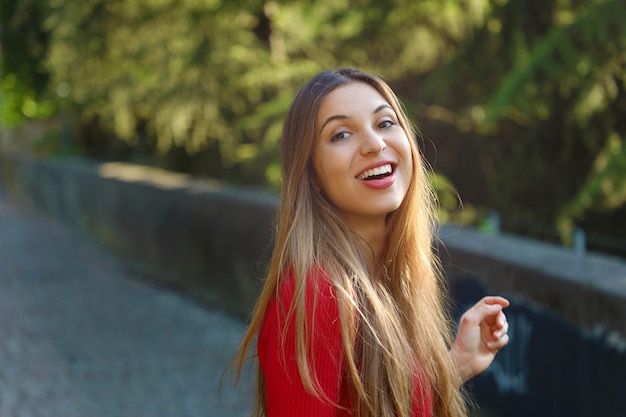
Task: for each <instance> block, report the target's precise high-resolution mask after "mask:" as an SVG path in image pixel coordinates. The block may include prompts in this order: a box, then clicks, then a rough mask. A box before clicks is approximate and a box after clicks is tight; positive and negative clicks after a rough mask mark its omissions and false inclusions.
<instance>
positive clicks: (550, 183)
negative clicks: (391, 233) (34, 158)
mask: <svg viewBox="0 0 626 417" xmlns="http://www.w3.org/2000/svg"><path fill="white" fill-rule="evenodd" d="M624 22H626V3H624V2H623V1H622V0H422V1H414V0H360V1H345V0H318V1H305V0H297V1H262V0H228V1H226V0H186V1H182V0H142V1H138V0H81V1H64V0H3V1H2V2H1V3H0V31H1V32H0V33H1V38H0V43H1V62H0V69H1V73H0V78H1V87H0V100H1V106H2V107H1V123H2V129H3V130H5V131H10V130H11V129H14V128H15V127H17V126H22V127H23V126H32V125H33V124H35V125H37V126H39V127H40V128H41V127H43V128H41V132H43V133H42V134H41V135H38V136H37V137H34V138H33V139H30V140H27V139H25V136H24V135H15V137H14V138H13V139H11V135H9V134H6V135H5V139H6V141H7V142H10V141H12V142H13V143H11V146H17V147H21V148H26V149H28V150H30V151H32V152H34V153H36V154H38V155H42V156H58V155H64V156H67V155H79V156H85V157H88V158H93V159H96V160H101V161H126V162H132V163H138V164H145V165H150V166H157V167H162V168H165V169H168V170H173V171H179V172H184V173H189V174H192V175H194V176H201V177H211V178H215V179H219V180H223V181H226V182H228V183H230V184H235V185H245V186H253V187H259V188H264V189H269V190H271V191H276V190H278V189H279V187H280V178H279V166H278V150H277V142H278V140H279V136H280V131H281V124H282V120H283V116H284V114H285V112H286V109H287V107H288V106H289V104H290V101H291V99H292V98H293V96H294V94H295V91H296V90H297V89H298V88H299V86H300V85H301V84H302V83H303V82H304V81H305V80H306V79H308V78H309V77H310V76H311V75H313V74H314V73H315V72H317V71H319V70H322V69H326V68H336V67H343V66H351V67H359V68H363V69H366V70H369V71H373V72H375V73H377V74H379V75H381V76H382V77H384V78H385V79H387V80H388V81H389V82H390V84H391V85H392V87H393V88H394V89H395V91H396V92H397V93H398V95H399V96H400V97H401V99H402V100H403V102H404V104H405V106H406V108H407V110H408V113H409V115H410V117H411V119H412V120H413V121H414V123H415V124H416V125H417V126H418V128H419V130H420V132H421V135H420V137H419V142H420V144H421V146H422V147H423V150H424V153H425V154H426V156H427V159H428V160H429V161H430V163H431V164H432V166H433V168H434V172H435V174H434V175H433V176H432V180H433V184H434V185H435V187H436V188H437V190H438V192H439V195H440V199H441V203H442V204H441V205H442V210H441V218H442V220H444V221H449V222H456V223H463V224H470V225H474V226H478V227H481V228H483V229H484V230H486V231H489V230H494V229H495V230H503V231H507V232H513V233H515V234H521V235H527V236H531V237H534V238H539V239H543V240H548V241H550V242H556V243H559V244H563V245H566V246H571V245H572V244H573V243H574V241H575V240H576V239H575V237H576V236H579V237H580V236H583V238H584V241H585V243H586V245H587V246H588V247H589V248H591V249H592V250H595V251H602V252H607V253H611V254H614V255H619V256H626V236H625V233H624V231H626V204H625V203H626V145H625V142H624V134H625V132H626V117H625V115H626V78H625V75H626V25H625V24H624ZM460 201H462V204H461V203H460Z"/></svg>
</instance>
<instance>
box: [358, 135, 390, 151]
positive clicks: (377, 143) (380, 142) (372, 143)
mask: <svg viewBox="0 0 626 417" xmlns="http://www.w3.org/2000/svg"><path fill="white" fill-rule="evenodd" d="M386 147H387V144H386V143H385V139H384V138H383V137H382V136H381V135H380V134H379V133H378V132H375V131H374V132H372V131H370V132H367V133H366V134H365V137H364V138H363V143H362V144H361V153H362V154H363V155H369V154H379V153H381V152H382V151H383V150H384V149H385V148H386Z"/></svg>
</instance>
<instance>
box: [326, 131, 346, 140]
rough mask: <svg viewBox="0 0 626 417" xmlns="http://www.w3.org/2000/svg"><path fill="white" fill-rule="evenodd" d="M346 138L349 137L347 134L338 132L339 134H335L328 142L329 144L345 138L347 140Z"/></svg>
mask: <svg viewBox="0 0 626 417" xmlns="http://www.w3.org/2000/svg"><path fill="white" fill-rule="evenodd" d="M348 136H349V135H348V132H339V133H337V134H336V135H334V136H333V137H332V138H330V141H331V142H335V141H337V140H341V139H345V138H347V137H348Z"/></svg>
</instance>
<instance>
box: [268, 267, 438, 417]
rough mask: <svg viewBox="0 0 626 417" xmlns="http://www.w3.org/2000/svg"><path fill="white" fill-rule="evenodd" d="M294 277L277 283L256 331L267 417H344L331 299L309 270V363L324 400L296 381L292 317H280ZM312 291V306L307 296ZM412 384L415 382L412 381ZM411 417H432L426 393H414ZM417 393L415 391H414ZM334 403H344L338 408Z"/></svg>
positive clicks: (328, 286)
mask: <svg viewBox="0 0 626 417" xmlns="http://www.w3.org/2000/svg"><path fill="white" fill-rule="evenodd" d="M294 291H295V282H294V279H293V275H290V276H289V277H287V279H286V280H285V281H284V282H283V284H282V285H281V287H280V288H279V293H280V302H278V301H277V298H276V297H274V298H272V300H271V301H270V303H269V305H268V308H267V311H266V313H265V317H264V319H263V323H262V325H261V328H260V330H259V337H258V341H257V349H258V355H259V363H260V365H261V369H262V371H263V376H264V378H265V397H266V404H267V417H348V416H351V413H350V411H348V410H349V409H350V406H349V404H347V399H346V395H344V394H345V393H344V392H343V386H344V384H343V377H344V369H343V367H342V343H341V326H340V323H339V310H338V304H337V298H336V296H335V291H334V288H333V286H332V283H331V282H330V281H329V279H328V278H327V277H326V276H325V275H324V273H311V274H309V276H308V277H307V285H306V289H305V311H306V320H307V322H308V323H315V325H314V328H313V333H312V336H311V340H310V346H309V358H310V359H309V360H310V362H309V365H310V366H314V367H315V368H314V369H313V372H314V374H315V377H317V380H318V382H319V385H320V388H321V389H322V390H323V392H324V393H325V395H326V396H327V397H328V400H325V399H324V398H323V397H322V398H316V397H315V396H313V395H312V394H310V393H309V392H308V391H307V390H306V389H305V388H304V385H303V384H302V381H301V380H300V374H299V372H298V365H297V360H296V358H297V355H296V331H295V320H294V319H293V318H292V319H291V320H290V321H289V326H288V328H287V329H286V333H284V335H285V336H284V339H283V331H284V330H285V316H286V314H287V311H288V310H289V306H290V305H291V302H292V300H293V296H294ZM315 291H317V299H316V304H315V308H313V299H314V295H315ZM416 385H417V384H416ZM418 392H419V387H416V395H415V397H414V398H416V400H414V401H413V412H412V416H413V417H432V397H431V396H427V397H426V398H424V397H423V396H422V395H419V394H418ZM418 395H419V396H418ZM334 404H340V405H342V406H345V407H346V409H342V408H338V407H337V406H335V405H334Z"/></svg>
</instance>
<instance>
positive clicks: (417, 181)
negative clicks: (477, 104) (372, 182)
mask: <svg viewBox="0 0 626 417" xmlns="http://www.w3.org/2000/svg"><path fill="white" fill-rule="evenodd" d="M352 82H364V83H367V84H368V85H370V86H372V87H373V88H375V89H376V90H377V91H378V92H379V93H380V94H381V95H382V97H383V98H384V99H385V100H387V102H388V103H389V104H390V105H391V106H392V107H393V109H394V111H395V112H396V114H397V116H398V118H399V123H400V125H401V126H402V128H403V129H404V130H405V132H406V134H407V137H409V138H413V137H415V132H414V130H413V128H412V125H411V124H410V122H409V121H408V119H407V117H406V115H405V113H404V111H403V109H402V106H401V104H400V102H399V100H398V99H397V97H396V95H395V94H394V93H393V91H392V90H391V89H390V87H389V86H388V85H387V84H386V83H385V82H384V81H382V80H381V79H380V78H378V77H376V76H374V75H371V74H368V73H366V72H363V71H360V70H355V69H340V70H335V71H331V70H329V71H323V72H321V73H319V74H317V75H316V76H315V77H313V78H312V79H311V80H309V81H308V82H307V83H306V84H305V85H304V86H303V87H302V88H301V90H300V91H299V92H298V94H297V95H296V97H295V99H294V101H293V103H292V105H291V107H290V109H289V112H288V114H287V117H286V119H285V123H284V128H283V136H282V143H281V159H282V178H283V185H282V193H281V201H280V206H279V209H278V214H277V228H276V235H275V242H274V251H273V255H272V259H271V262H270V266H269V270H268V274H267V279H266V281H265V285H264V287H263V290H262V292H261V295H260V297H259V299H258V301H257V305H256V308H255V310H254V313H253V315H252V319H251V323H250V326H249V328H248V331H247V333H246V334H245V336H244V338H243V341H242V343H241V346H240V348H239V350H238V353H237V355H236V357H235V361H236V363H238V369H239V372H241V367H242V365H243V363H244V362H245V361H246V359H247V358H248V355H249V350H250V347H251V345H252V343H253V340H255V335H256V334H257V333H258V331H259V328H260V326H261V323H262V321H263V317H264V315H265V312H266V309H267V306H268V304H269V302H270V300H271V299H272V297H273V296H275V295H277V289H278V287H279V286H280V284H281V280H282V279H283V278H284V277H285V271H286V270H287V269H288V268H289V269H290V270H291V271H293V275H294V279H295V294H294V298H293V300H294V301H293V303H292V305H291V306H289V310H288V317H292V318H293V319H294V320H295V325H296V341H297V345H296V352H297V358H298V369H299V372H300V377H301V379H302V382H303V384H304V386H305V388H306V389H307V390H308V391H309V392H311V393H312V394H313V395H316V396H318V397H319V398H320V399H321V400H325V394H324V393H323V392H322V390H321V389H320V387H319V385H318V384H317V379H316V376H315V374H314V372H313V371H312V369H315V367H314V366H313V365H312V364H310V363H309V357H308V355H307V353H306V352H307V344H308V343H309V339H310V334H309V332H308V331H307V330H306V325H305V313H304V312H305V309H304V299H305V297H304V292H305V286H306V279H307V274H309V273H310V271H311V270H312V268H314V267H315V266H316V265H321V266H322V267H323V269H324V270H325V271H326V273H327V275H328V277H329V279H330V280H331V282H332V284H333V286H334V289H335V292H336V296H337V301H338V305H339V315H340V322H341V334H342V346H343V355H344V357H343V364H344V367H345V378H346V379H345V381H344V384H346V387H347V392H348V393H349V395H350V401H349V403H350V404H351V405H352V406H353V407H354V409H353V413H354V414H355V415H359V416H362V417H409V416H410V415H411V410H412V401H413V399H414V398H413V397H414V393H415V389H416V388H420V387H419V386H418V387H415V382H416V377H417V376H418V375H419V377H418V378H417V380H418V381H420V382H421V384H422V385H425V386H423V387H422V394H423V395H432V396H433V399H434V404H433V406H434V414H435V415H436V416H438V417H459V416H465V415H467V410H466V406H465V402H464V400H463V397H462V394H461V392H460V391H459V385H460V381H459V379H458V376H457V374H456V372H455V370H454V369H453V367H452V363H451V361H450V359H449V357H448V348H449V346H450V342H451V338H452V322H451V320H450V319H449V317H448V315H447V314H446V311H447V310H446V307H447V304H446V300H447V299H446V295H445V294H446V292H445V286H444V283H443V281H442V279H441V273H440V267H439V262H438V259H437V257H436V256H435V253H434V249H433V245H434V238H435V236H434V234H435V228H436V225H437V222H436V219H435V214H434V213H435V210H434V208H435V197H434V193H433V191H432V189H431V188H430V186H429V183H428V181H427V178H426V168H425V163H424V161H423V160H422V156H421V154H420V152H419V150H418V147H417V145H416V144H415V142H414V141H413V140H410V146H411V153H412V159H413V177H412V180H411V183H410V185H409V189H408V191H407V194H406V197H405V199H404V201H403V202H402V204H401V206H400V207H399V208H398V209H397V210H396V211H395V212H393V213H390V214H389V215H388V219H387V242H386V246H385V249H384V256H383V258H382V262H380V263H375V262H374V261H373V259H372V256H371V250H370V248H369V247H368V246H367V244H366V243H365V242H364V241H363V240H362V239H361V238H359V237H358V236H357V235H356V234H355V233H354V232H353V231H352V230H351V229H350V228H349V227H348V225H347V223H346V222H345V220H344V219H343V217H342V216H341V214H340V213H339V212H338V211H337V210H336V209H335V207H333V205H332V204H331V203H330V202H329V201H328V200H327V199H326V198H325V197H324V196H323V195H322V194H321V193H319V192H318V191H317V189H316V186H315V182H314V173H313V167H312V162H311V155H312V153H313V146H314V142H315V139H316V134H315V132H316V126H315V120H316V117H317V112H318V109H319V107H320V105H321V103H322V101H323V100H324V98H325V97H326V96H327V95H328V94H329V93H330V92H331V91H333V90H334V89H336V88H337V87H339V86H342V85H345V84H348V83H352ZM258 389H259V396H258V399H257V407H256V415H257V416H265V415H266V405H265V401H264V400H265V398H264V378H263V374H262V371H261V370H260V369H259V376H258Z"/></svg>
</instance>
